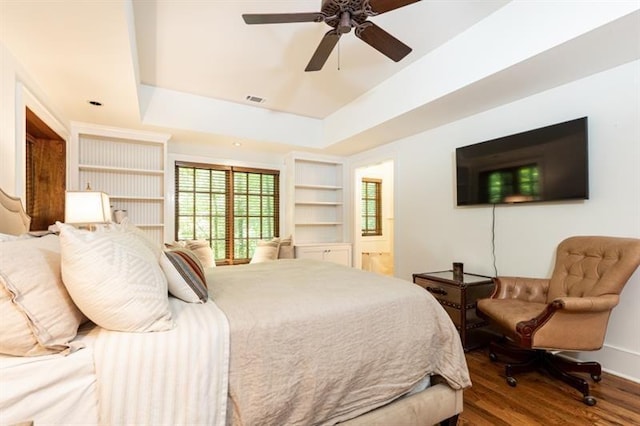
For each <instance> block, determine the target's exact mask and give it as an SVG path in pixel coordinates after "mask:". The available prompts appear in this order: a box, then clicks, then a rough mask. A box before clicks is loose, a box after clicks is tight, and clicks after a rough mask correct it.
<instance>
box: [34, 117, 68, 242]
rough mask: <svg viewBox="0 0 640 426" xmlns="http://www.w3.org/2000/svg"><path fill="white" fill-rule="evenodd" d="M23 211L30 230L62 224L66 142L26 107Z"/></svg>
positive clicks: (39, 229) (44, 228) (40, 229)
mask: <svg viewBox="0 0 640 426" xmlns="http://www.w3.org/2000/svg"><path fill="white" fill-rule="evenodd" d="M25 157H26V164H25V171H26V185H25V189H26V191H25V192H26V194H25V195H26V197H25V198H26V200H25V201H26V203H25V204H26V210H27V214H28V215H29V216H31V230H32V231H42V230H46V229H48V227H49V225H52V224H54V223H56V221H57V220H59V221H61V222H63V221H64V193H65V190H66V173H67V161H66V160H67V148H66V142H65V140H64V139H62V138H61V137H60V136H59V135H58V134H57V133H56V132H55V131H53V130H52V129H51V128H50V127H49V126H48V125H47V124H46V123H45V122H44V121H42V120H41V119H40V118H39V117H38V116H37V115H36V114H35V113H34V112H33V111H31V110H30V109H29V108H26V135H25Z"/></svg>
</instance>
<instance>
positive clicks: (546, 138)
mask: <svg viewBox="0 0 640 426" xmlns="http://www.w3.org/2000/svg"><path fill="white" fill-rule="evenodd" d="M587 145H588V137H587V117H582V118H578V119H575V120H571V121H566V122H564V123H559V124H554V125H551V126H547V127H542V128H539V129H534V130H529V131H526V132H522V133H517V134H514V135H510V136H505V137H501V138H498V139H492V140H489V141H486V142H480V143H477V144H474V145H469V146H464V147H460V148H457V149H456V180H457V181H456V188H457V205H458V206H469V205H478V204H511V203H524V202H540V201H558V200H579V199H588V198H589V171H588V147H587Z"/></svg>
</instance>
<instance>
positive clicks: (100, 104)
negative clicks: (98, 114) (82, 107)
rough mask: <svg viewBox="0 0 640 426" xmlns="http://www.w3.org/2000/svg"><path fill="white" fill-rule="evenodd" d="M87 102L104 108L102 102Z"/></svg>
mask: <svg viewBox="0 0 640 426" xmlns="http://www.w3.org/2000/svg"><path fill="white" fill-rule="evenodd" d="M87 102H89V104H91V105H93V106H102V102H98V101H87Z"/></svg>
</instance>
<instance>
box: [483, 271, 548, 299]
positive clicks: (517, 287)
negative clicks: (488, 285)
mask: <svg viewBox="0 0 640 426" xmlns="http://www.w3.org/2000/svg"><path fill="white" fill-rule="evenodd" d="M493 281H494V283H495V284H496V287H495V290H494V291H493V294H492V295H491V298H492V299H518V300H524V301H527V302H535V303H547V293H548V292H549V280H548V279H545V278H522V277H496V278H494V279H493Z"/></svg>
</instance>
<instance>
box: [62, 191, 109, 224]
mask: <svg viewBox="0 0 640 426" xmlns="http://www.w3.org/2000/svg"><path fill="white" fill-rule="evenodd" d="M64 221H65V223H70V224H77V225H90V224H95V223H109V222H111V207H110V206H109V196H108V195H107V194H105V193H104V192H99V191H67V192H66V194H65V208H64Z"/></svg>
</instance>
